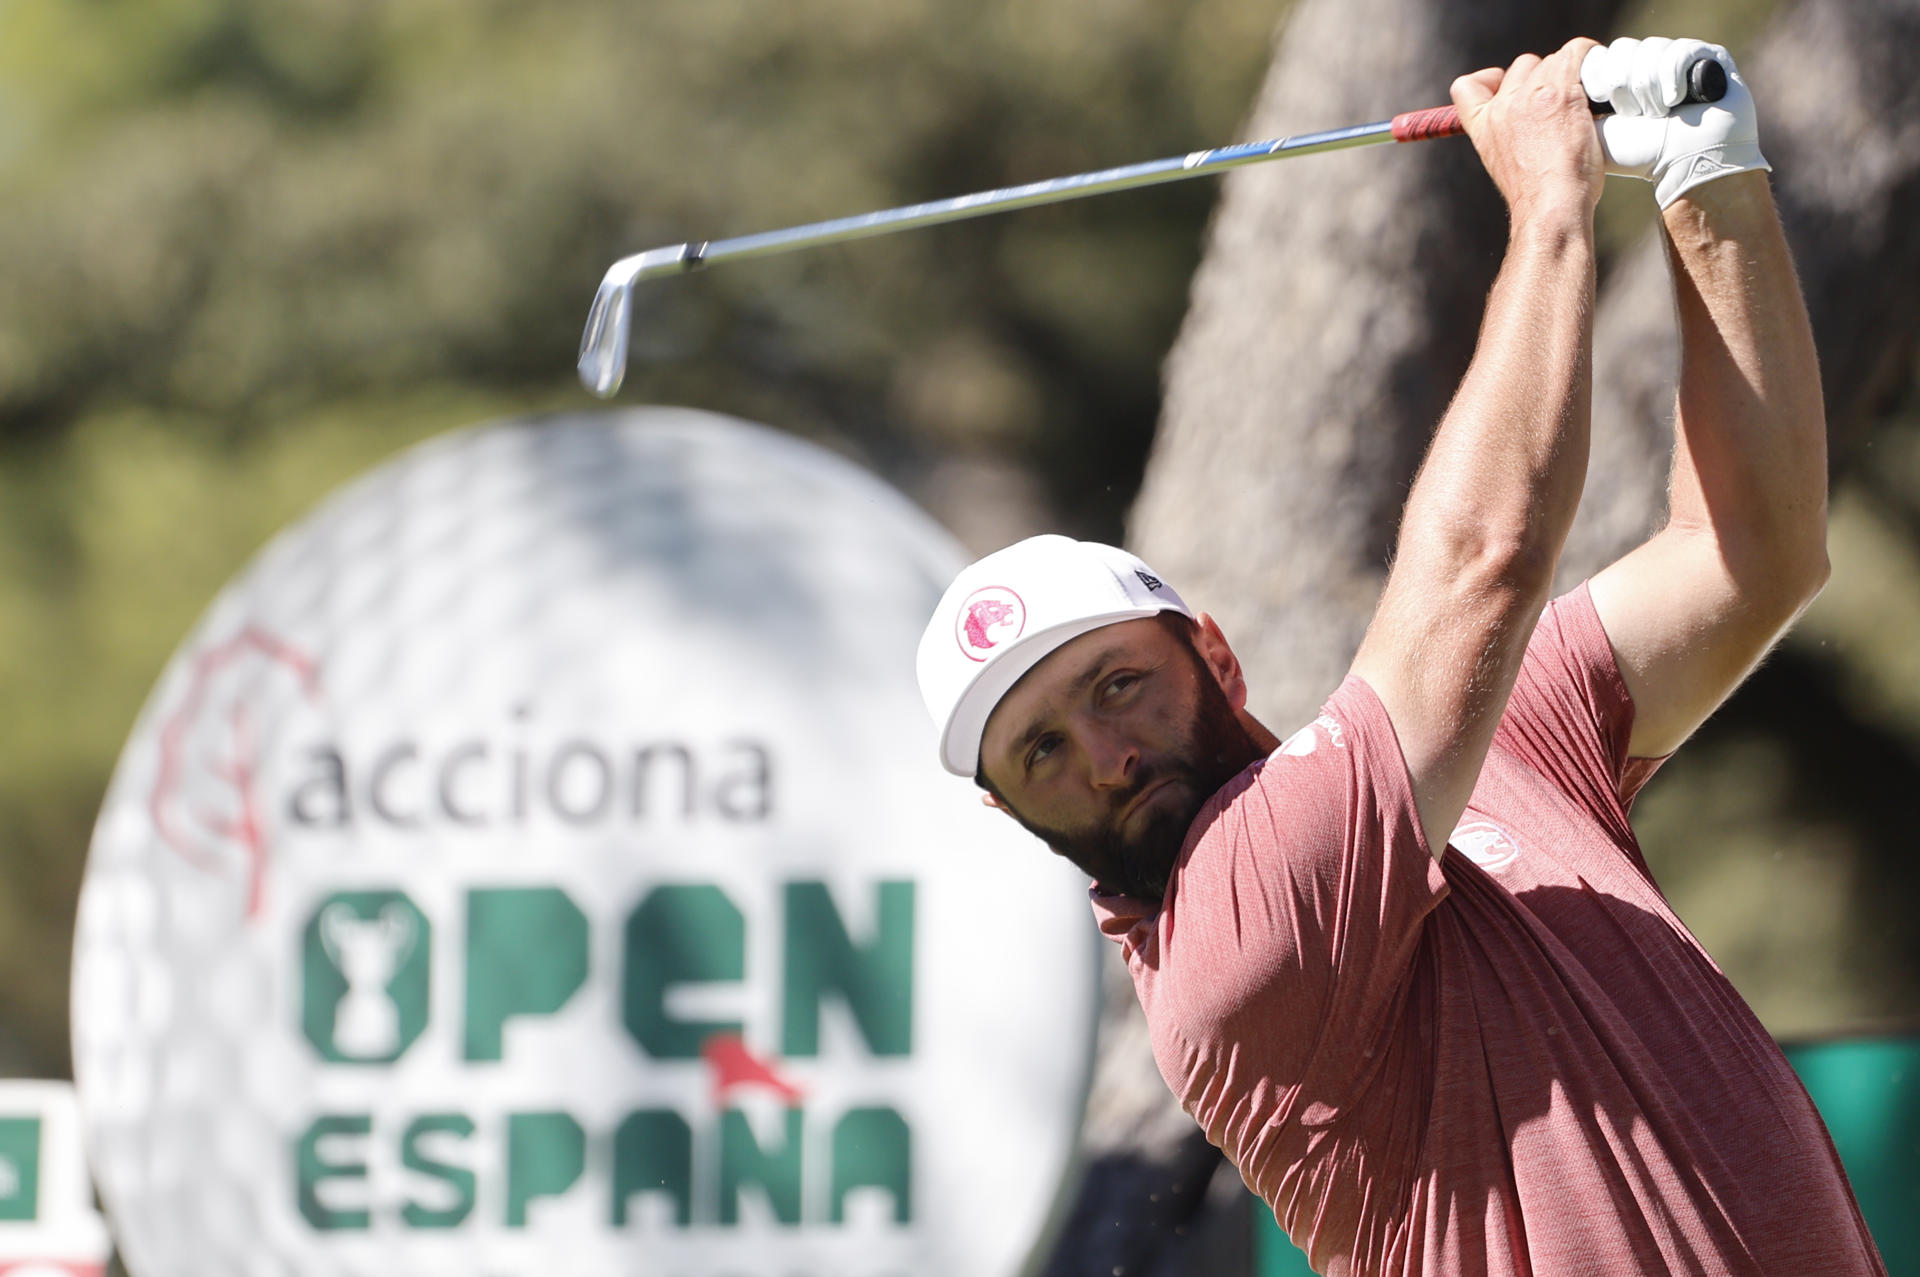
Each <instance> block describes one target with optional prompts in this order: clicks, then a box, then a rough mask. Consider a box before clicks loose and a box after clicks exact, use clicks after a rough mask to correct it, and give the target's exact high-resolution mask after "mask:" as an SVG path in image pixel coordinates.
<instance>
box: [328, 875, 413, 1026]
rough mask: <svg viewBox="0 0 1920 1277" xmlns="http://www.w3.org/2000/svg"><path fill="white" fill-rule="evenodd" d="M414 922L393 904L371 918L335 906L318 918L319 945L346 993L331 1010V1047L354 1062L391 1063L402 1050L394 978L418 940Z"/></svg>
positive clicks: (408, 914) (350, 908) (407, 914)
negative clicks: (377, 1061)
mask: <svg viewBox="0 0 1920 1277" xmlns="http://www.w3.org/2000/svg"><path fill="white" fill-rule="evenodd" d="M418 938H419V937H418V934H417V933H416V931H415V929H414V924H413V916H412V914H410V913H409V912H408V911H407V910H405V909H403V908H401V907H400V906H399V905H394V904H390V905H387V906H386V907H385V908H383V909H381V910H380V912H379V913H378V914H377V915H376V916H374V917H372V918H362V917H360V916H359V914H357V913H355V912H354V910H353V909H352V907H351V906H349V905H347V904H345V903H342V902H335V903H334V904H331V905H328V906H327V907H326V908H325V909H323V910H322V911H321V913H320V943H321V945H322V946H323V947H324V948H325V949H326V953H327V957H328V958H329V959H331V960H332V962H333V965H334V967H335V969H336V970H338V971H339V972H340V975H341V977H342V978H343V979H345V980H346V982H347V991H346V993H345V994H343V995H342V996H341V998H340V1001H339V1002H338V1003H336V1004H335V1005H334V1008H333V1047H334V1050H336V1051H338V1052H339V1053H340V1054H341V1055H342V1056H344V1057H346V1058H348V1059H353V1060H385V1059H391V1058H392V1057H393V1056H394V1055H395V1054H396V1053H397V1052H398V1051H399V1049H400V1006H399V1003H398V1002H396V1001H395V1000H394V997H393V994H392V992H391V991H390V986H391V985H392V984H393V978H394V976H395V975H396V974H397V973H398V972H399V970H400V966H401V964H402V963H404V962H405V961H406V960H407V957H408V955H409V954H411V953H412V952H413V946H414V944H415V942H416V941H417V940H418Z"/></svg>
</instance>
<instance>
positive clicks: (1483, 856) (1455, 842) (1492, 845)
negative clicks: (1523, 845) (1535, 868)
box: [1447, 820, 1520, 873]
mask: <svg viewBox="0 0 1920 1277" xmlns="http://www.w3.org/2000/svg"><path fill="white" fill-rule="evenodd" d="M1447 844H1448V845H1449V846H1451V847H1453V848H1455V849H1456V850H1458V851H1459V853H1460V854H1461V855H1463V856H1465V857H1466V858H1467V859H1468V860H1471V861H1472V862H1473V863H1474V864H1476V865H1479V866H1480V867H1481V868H1482V869H1485V870H1486V871H1487V872H1488V873H1498V872H1499V871H1500V870H1502V869H1505V868H1506V867H1507V866H1508V865H1510V864H1512V863H1513V862H1514V861H1516V860H1518V859H1519V858H1520V844H1519V843H1517V842H1515V841H1514V840H1513V835H1511V834H1509V833H1508V832H1507V831H1506V830H1504V829H1502V828H1500V826H1498V825H1496V824H1494V823H1493V822H1492V821H1491V820H1469V821H1466V822H1464V823H1462V824H1461V825H1460V827H1459V828H1458V829H1455V830H1454V831H1453V833H1452V835H1451V836H1450V837H1448V839H1447Z"/></svg>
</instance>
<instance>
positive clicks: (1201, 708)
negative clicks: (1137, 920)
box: [1009, 651, 1260, 904]
mask: <svg viewBox="0 0 1920 1277" xmlns="http://www.w3.org/2000/svg"><path fill="white" fill-rule="evenodd" d="M1188 654H1189V656H1190V657H1191V658H1192V660H1193V663H1194V667H1195V673H1196V674H1197V675H1198V678H1199V684H1200V690H1199V699H1198V702H1197V703H1196V704H1195V705H1194V709H1193V717H1192V719H1191V720H1190V721H1189V722H1187V723H1186V724H1185V725H1184V730H1183V731H1182V732H1181V734H1180V739H1179V740H1178V742H1177V743H1176V744H1175V746H1174V748H1173V749H1172V750H1170V751H1169V752H1168V753H1167V754H1166V755H1164V756H1162V757H1159V758H1154V759H1144V758H1143V759H1142V760H1141V761H1140V763H1139V765H1138V767H1137V768H1136V770H1135V773H1134V776H1133V779H1132V782H1131V783H1130V784H1129V785H1128V786H1127V788H1126V790H1125V791H1124V792H1122V793H1117V794H1114V795H1113V796H1112V799H1111V803H1110V806H1109V807H1108V814H1107V819H1106V820H1105V822H1103V823H1102V824H1101V825H1099V826H1096V827H1094V828H1090V829H1083V830H1075V831H1067V830H1059V829H1047V828H1044V827H1042V826H1040V825H1036V824H1034V823H1033V822H1031V821H1029V820H1028V819H1027V818H1026V817H1024V816H1022V815H1020V813H1019V812H1017V811H1016V812H1014V813H1013V815H1014V818H1015V819H1016V820H1018V821H1019V822H1020V823H1021V824H1022V825H1024V826H1026V828H1027V830H1028V831H1029V832H1030V833H1032V834H1034V835H1035V836H1036V837H1038V838H1040V839H1042V840H1043V841H1044V842H1045V843H1046V844H1047V845H1048V846H1049V847H1051V848H1053V850H1054V851H1055V852H1057V853H1059V854H1060V855H1062V856H1065V857H1066V858H1067V859H1068V860H1071V861H1072V862H1073V863H1074V864H1076V865H1078V866H1079V867H1080V868H1081V869H1082V870H1084V871H1085V872H1086V873H1087V874H1088V875H1089V876H1091V877H1092V878H1093V880H1094V881H1095V882H1097V883H1098V884H1099V885H1100V890H1102V891H1104V892H1117V893H1119V894H1121V895H1126V896H1133V897H1135V898H1136V899H1139V900H1144V901H1147V902H1148V903H1151V904H1158V903H1160V901H1161V900H1162V899H1164V898H1165V896H1166V894H1167V883H1168V882H1169V881H1170V880H1171V879H1172V877H1173V867H1174V864H1175V863H1176V862H1177V861H1178V860H1179V858H1180V848H1181V846H1182V845H1183V844H1185V842H1186V839H1187V831H1188V830H1189V829H1191V828H1192V826H1193V821H1194V817H1196V816H1198V815H1199V814H1200V809H1201V808H1202V807H1204V806H1206V804H1207V800H1208V799H1209V798H1212V797H1213V795H1214V794H1215V793H1216V792H1218V791H1219V789H1220V787H1221V786H1222V785H1224V784H1226V783H1227V782H1228V781H1230V780H1232V779H1233V778H1234V777H1235V776H1237V775H1238V774H1239V773H1240V772H1241V771H1242V770H1244V769H1245V768H1246V766H1247V764H1248V763H1251V762H1252V761H1253V760H1254V759H1256V758H1258V757H1259V756H1260V750H1259V747H1258V746H1256V745H1255V744H1254V743H1253V738H1252V737H1251V736H1250V735H1249V734H1248V733H1247V729H1246V727H1245V725H1244V724H1242V723H1241V722H1240V719H1239V718H1238V716H1236V715H1235V714H1234V712H1233V706H1232V705H1230V704H1229V703H1228V702H1227V697H1226V693H1225V692H1223V691H1221V690H1220V684H1219V683H1217V682H1216V681H1215V680H1214V677H1213V673H1212V671H1210V670H1209V669H1207V667H1206V666H1205V664H1204V663H1203V662H1202V661H1201V660H1200V656H1199V653H1197V652H1192V651H1189V653H1188ZM1161 781H1171V782H1172V783H1171V785H1169V787H1168V788H1169V789H1172V790H1176V791H1178V792H1177V795H1176V799H1175V800H1167V799H1164V798H1163V797H1162V795H1155V796H1154V799H1153V802H1154V803H1155V807H1154V809H1153V810H1151V811H1148V812H1147V813H1146V814H1145V816H1144V818H1143V819H1141V820H1138V821H1136V824H1137V825H1138V826H1139V827H1138V829H1137V831H1136V832H1135V833H1134V834H1133V835H1132V836H1128V835H1127V834H1126V833H1125V832H1124V831H1122V830H1121V828H1120V816H1121V813H1122V812H1124V811H1126V809H1127V805H1128V804H1129V803H1131V802H1132V801H1133V800H1134V799H1135V798H1137V797H1139V796H1140V795H1141V794H1142V793H1144V792H1145V791H1146V790H1147V789H1149V788H1151V787H1152V786H1153V785H1156V784H1158V783H1159V782H1161ZM1009 810H1011V808H1009Z"/></svg>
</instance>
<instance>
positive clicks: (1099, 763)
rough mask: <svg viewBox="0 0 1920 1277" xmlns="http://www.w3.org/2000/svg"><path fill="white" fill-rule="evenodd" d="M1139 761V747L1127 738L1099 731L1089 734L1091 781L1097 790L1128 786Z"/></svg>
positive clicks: (1088, 753) (1088, 749) (1088, 752)
mask: <svg viewBox="0 0 1920 1277" xmlns="http://www.w3.org/2000/svg"><path fill="white" fill-rule="evenodd" d="M1139 761H1140V749H1139V747H1138V746H1136V745H1135V744H1134V743H1133V742H1132V741H1130V740H1127V739H1126V738H1125V737H1122V736H1119V735H1116V734H1115V733H1113V732H1106V731H1098V730H1096V731H1092V732H1089V733H1088V734H1087V765H1088V768H1089V779H1090V780H1091V781H1092V783H1093V787H1094V788H1095V789H1115V788H1118V787H1120V786H1122V785H1125V784H1127V783H1128V782H1129V781H1130V780H1131V779H1132V777H1133V769H1134V767H1135V766H1136V765H1137V764H1138V763H1139Z"/></svg>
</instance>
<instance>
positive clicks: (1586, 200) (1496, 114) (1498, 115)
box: [1453, 39, 1605, 225]
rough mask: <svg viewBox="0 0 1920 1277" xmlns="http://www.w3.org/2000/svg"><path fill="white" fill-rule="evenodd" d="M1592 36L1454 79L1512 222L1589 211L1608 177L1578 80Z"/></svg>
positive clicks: (1457, 101)
mask: <svg viewBox="0 0 1920 1277" xmlns="http://www.w3.org/2000/svg"><path fill="white" fill-rule="evenodd" d="M1598 47H1599V46H1598V45H1597V44H1595V43H1594V42H1593V41H1592V40H1587V39H1577V40H1569V41H1568V42H1567V43H1566V45H1565V46H1563V47H1562V48H1561V49H1560V51H1559V52H1557V53H1554V54H1550V55H1549V56H1548V57H1546V58H1544V59H1543V58H1539V57H1535V56H1534V55H1533V54H1531V53H1529V54H1526V55H1524V56H1523V57H1521V58H1519V59H1518V60H1517V61H1515V62H1514V64H1513V65H1512V66H1510V67H1508V68H1507V69H1506V70H1505V71H1502V70H1500V69H1499V68H1498V67H1489V68H1487V69H1486V70H1484V71H1476V72H1474V73H1473V74H1472V75H1463V76H1461V77H1460V78H1459V79H1457V80H1455V81H1454V82H1453V104H1454V106H1455V107H1457V108H1459V111H1460V122H1461V124H1463V125H1464V126H1465V127H1466V130H1467V136H1468V137H1470V138H1472V139H1473V145H1474V148H1475V149H1476V150H1478V151H1479V152H1480V161H1481V163H1483V164H1485V165H1486V167H1487V173H1488V174H1489V175H1490V176H1491V177H1492V178H1493V182H1494V185H1495V186H1498V187H1499V188H1500V194H1501V195H1502V196H1504V197H1505V199H1506V201H1507V208H1508V209H1509V211H1510V212H1511V214H1512V217H1513V221H1514V223H1515V225H1518V224H1519V223H1521V222H1522V221H1524V220H1526V219H1527V218H1529V217H1531V216H1532V215H1533V214H1534V213H1536V212H1540V211H1547V210H1556V211H1570V210H1576V209H1577V210H1579V211H1580V212H1582V213H1583V214H1590V213H1591V212H1592V211H1593V207H1594V205H1595V204H1597V203H1599V202H1600V186H1601V183H1602V182H1603V181H1604V180H1605V170H1604V169H1603V168H1602V167H1601V151H1600V139H1599V136H1598V134H1597V133H1596V132H1595V131H1594V127H1593V108H1592V107H1591V106H1590V105H1589V104H1588V100H1587V94H1586V90H1585V89H1583V88H1582V87H1581V85H1580V67H1581V64H1582V62H1583V61H1584V60H1585V59H1586V56H1587V53H1588V51H1589V50H1592V49H1596V48H1598Z"/></svg>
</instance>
